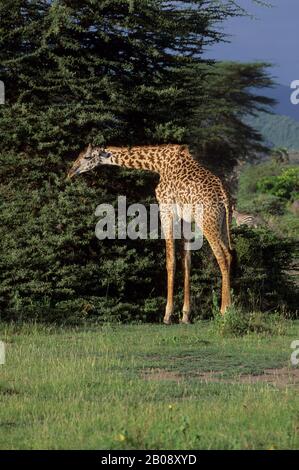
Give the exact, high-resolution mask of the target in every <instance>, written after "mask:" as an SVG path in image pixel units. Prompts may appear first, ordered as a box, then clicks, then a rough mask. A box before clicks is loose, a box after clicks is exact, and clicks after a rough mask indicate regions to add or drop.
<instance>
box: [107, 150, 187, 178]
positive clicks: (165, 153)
mask: <svg viewBox="0 0 299 470" xmlns="http://www.w3.org/2000/svg"><path fill="white" fill-rule="evenodd" d="M179 148H180V146H179V145H161V146H145V147H132V148H127V147H107V149H106V150H108V151H109V152H111V157H110V158H109V159H107V162H106V164H108V165H118V166H122V167H126V168H134V169H138V170H149V171H152V172H155V173H159V174H160V173H162V172H163V170H164V168H165V166H166V165H167V162H168V160H169V158H170V156H173V153H174V152H175V151H178V149H179Z"/></svg>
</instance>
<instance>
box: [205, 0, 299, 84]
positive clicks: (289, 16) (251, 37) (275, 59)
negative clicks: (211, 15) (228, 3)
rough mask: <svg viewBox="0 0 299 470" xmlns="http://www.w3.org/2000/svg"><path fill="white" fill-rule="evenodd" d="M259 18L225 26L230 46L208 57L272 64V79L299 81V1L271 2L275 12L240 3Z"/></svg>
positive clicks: (214, 48) (211, 50) (210, 51)
mask: <svg viewBox="0 0 299 470" xmlns="http://www.w3.org/2000/svg"><path fill="white" fill-rule="evenodd" d="M237 3H239V5H241V6H242V7H244V8H246V9H247V11H249V12H250V13H251V14H253V15H254V16H255V18H254V19H251V18H239V17H238V18H233V19H231V20H229V21H227V22H226V23H225V24H224V25H223V30H224V32H225V33H227V34H229V35H231V37H230V40H231V43H229V44H216V45H214V46H212V47H210V48H209V49H208V50H207V52H206V56H208V57H209V58H213V59H218V60H237V61H242V62H248V61H262V62H265V61H266V62H271V63H273V64H274V66H273V67H272V69H271V73H272V76H273V77H274V78H275V79H276V81H277V82H278V83H280V84H282V85H287V86H290V83H291V82H292V81H293V80H299V0H269V3H272V5H273V7H272V8H267V7H262V6H257V5H255V4H254V2H253V0H237Z"/></svg>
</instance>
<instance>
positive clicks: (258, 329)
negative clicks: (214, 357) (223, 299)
mask: <svg viewBox="0 0 299 470" xmlns="http://www.w3.org/2000/svg"><path fill="white" fill-rule="evenodd" d="M214 325H215V329H216V331H217V332H218V333H220V334H221V335H222V336H244V335H247V334H250V333H256V334H261V335H278V334H280V335H281V334H284V333H285V331H286V325H285V319H284V318H283V317H282V315H281V314H279V313H277V312H275V313H262V312H259V311H257V312H246V311H243V310H242V308H238V307H237V306H235V305H232V306H231V307H230V308H229V309H228V310H227V312H226V313H225V315H221V314H220V313H219V311H218V312H217V313H216V314H215V315H214Z"/></svg>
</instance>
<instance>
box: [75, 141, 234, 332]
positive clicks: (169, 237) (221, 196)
mask: <svg viewBox="0 0 299 470" xmlns="http://www.w3.org/2000/svg"><path fill="white" fill-rule="evenodd" d="M99 165H117V166H121V167H126V168H133V169H142V170H149V171H152V172H156V173H158V174H159V175H160V180H159V183H158V186H157V187H156V191H155V192H156V198H157V201H158V204H159V207H160V218H161V226H162V229H163V232H164V238H165V243H166V271H167V302H166V308H165V315H164V319H163V321H164V323H165V324H170V323H171V322H172V317H173V311H174V300H173V294H174V277H175V268H176V266H175V240H174V236H173V224H172V221H173V212H172V211H171V210H170V206H171V205H174V204H175V205H177V206H179V207H180V206H182V205H184V204H185V205H186V204H188V205H190V204H191V205H192V207H193V206H194V205H196V204H202V208H203V218H202V219H201V221H199V220H196V216H195V215H194V214H195V212H194V211H193V210H192V214H193V216H194V222H195V223H196V224H198V225H199V224H201V227H200V229H201V230H202V233H203V235H204V236H205V238H206V239H207V240H208V243H209V245H210V247H211V249H212V251H213V253H214V255H215V257H216V260H217V262H218V265H219V268H220V271H221V275H222V295H221V309H220V311H221V313H222V314H224V313H225V311H226V309H227V308H228V307H229V306H230V304H231V293H230V266H231V251H232V248H231V239H230V223H231V205H230V200H229V196H228V193H227V192H226V190H225V189H224V187H223V184H222V182H221V180H220V179H219V178H218V177H217V176H215V175H214V174H213V173H211V172H210V171H209V170H208V169H206V168H204V167H203V166H201V165H200V164H199V163H198V162H197V161H195V160H194V159H193V157H192V156H191V154H190V151H189V149H188V146H186V145H178V144H174V145H172V144H168V145H157V146H138V147H131V148H128V147H105V148H102V147H92V146H91V145H90V144H89V146H88V147H87V148H86V149H85V150H83V151H82V152H81V153H80V154H79V156H78V158H77V159H76V160H75V162H74V163H73V165H72V167H71V169H70V171H69V172H68V178H72V177H73V176H74V175H78V174H80V173H84V172H86V171H89V170H92V169H93V168H95V167H97V166H99ZM185 242H186V240H183V243H182V265H183V277H184V303H183V310H182V319H181V323H186V324H187V323H190V269H191V251H190V249H189V247H188V244H187V243H185Z"/></svg>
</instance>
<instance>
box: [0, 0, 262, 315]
mask: <svg viewBox="0 0 299 470" xmlns="http://www.w3.org/2000/svg"><path fill="white" fill-rule="evenodd" d="M239 13H240V10H239V8H238V7H237V6H236V5H235V2H231V1H223V2H214V1H212V0H193V1H187V0H186V1H183V2H182V1H180V2H179V1H171V2H169V1H162V0H138V1H133V0H130V1H129V0H103V1H100V2H98V1H95V0H82V1H81V0H80V1H78V0H53V1H48V0H5V1H4V0H0V18H1V21H0V51H1V52H0V79H1V80H3V81H4V83H5V86H6V103H5V105H1V106H0V125H1V149H0V150H1V154H0V171H1V185H0V204H1V222H0V223H1V226H0V240H1V257H0V268H1V274H0V308H1V312H2V313H1V315H2V317H5V318H15V319H20V318H28V317H30V318H35V317H36V318H43V319H49V320H50V319H51V320H61V319H68V321H70V320H72V319H76V320H78V319H82V318H85V317H89V316H98V317H100V318H101V319H103V318H106V317H108V318H110V319H112V318H115V319H122V320H123V319H126V318H127V317H128V316H130V318H131V317H133V316H134V315H135V316H136V318H142V319H144V318H147V319H150V318H154V319H156V317H155V316H153V315H157V312H158V311H159V312H160V311H161V309H162V306H163V302H164V300H163V299H164V294H165V287H164V286H165V272H164V260H163V257H164V256H163V242H162V241H160V240H158V241H150V240H149V241H144V240H141V241H130V240H125V241H121V240H118V241H111V240H110V241H104V242H99V241H98V240H97V239H96V238H95V235H94V226H95V223H96V218H95V216H94V212H95V208H96V206H97V205H98V204H99V203H101V202H111V203H112V204H115V203H116V197H117V196H118V195H121V194H122V195H123V194H126V195H127V197H128V204H129V203H131V202H143V203H145V204H148V203H149V202H151V201H153V196H152V195H153V188H154V185H155V183H156V180H157V178H156V176H153V175H149V174H145V173H136V172H128V171H125V170H119V169H116V168H114V169H101V170H97V171H95V172H93V173H92V174H90V175H86V176H84V177H82V178H78V180H76V181H75V182H74V183H73V184H72V185H70V184H68V183H67V182H66V181H65V173H66V170H67V167H68V165H69V161H70V160H71V159H73V158H74V156H75V155H76V154H77V152H78V150H79V149H81V148H82V147H83V146H85V145H86V143H88V142H93V143H94V144H106V143H107V144H126V145H131V144H145V143H160V142H170V141H171V142H181V141H186V142H189V143H191V144H192V145H193V148H194V149H195V150H196V151H197V153H198V154H199V155H204V152H203V148H205V149H206V150H207V148H208V150H209V151H207V152H206V155H207V156H209V158H211V155H212V153H211V151H210V149H211V148H213V149H215V148H216V147H217V146H218V154H219V155H220V157H221V158H222V159H223V160H225V161H228V162H230V163H229V164H230V165H232V164H233V162H234V159H235V158H236V151H237V139H241V142H242V145H243V144H244V149H243V150H244V153H245V148H246V151H249V150H250V149H253V148H254V146H255V145H256V144H257V143H258V141H259V136H258V135H257V134H256V135H254V133H253V131H252V130H251V129H250V128H248V127H246V126H243V127H242V125H241V121H240V118H241V116H242V114H243V113H244V112H248V111H252V110H253V109H254V108H255V107H256V106H257V107H260V106H262V105H263V104H264V102H262V101H261V99H260V98H258V99H257V98H256V97H254V96H253V95H252V94H250V93H249V90H248V86H251V84H252V82H253V81H254V83H255V85H256V86H257V85H258V84H259V83H260V84H263V85H265V84H267V83H269V79H268V78H267V76H266V75H265V73H264V68H263V66H262V65H254V64H251V65H248V66H241V65H238V66H237V65H235V66H234V65H233V64H230V65H225V64H219V65H214V64H213V63H204V62H203V60H202V51H203V48H204V47H205V46H206V45H208V44H210V43H213V42H215V41H220V40H221V39H222V37H223V34H222V33H221V32H219V23H221V22H222V21H224V20H225V19H226V18H228V17H231V16H234V15H237V14H239ZM232 90H233V91H232ZM207 116H208V117H207ZM250 133H251V134H250ZM211 141H212V142H211ZM215 141H216V144H217V145H216V146H215V145H214V143H215ZM221 142H222V143H223V142H226V143H227V145H226V147H225V151H224V152H223V153H219V149H220V143H221ZM204 145H205V147H204ZM214 155H215V154H214ZM220 157H217V158H214V160H213V162H212V163H213V166H214V167H217V166H218V165H220V163H221V161H220ZM207 160H208V158H207ZM195 277H196V273H195ZM195 280H196V279H195ZM213 282H214V283H215V279H214V281H209V283H210V284H209V286H208V287H207V289H206V291H205V292H206V295H209V296H210V293H211V292H210V291H211V285H212V284H211V283H213Z"/></svg>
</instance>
